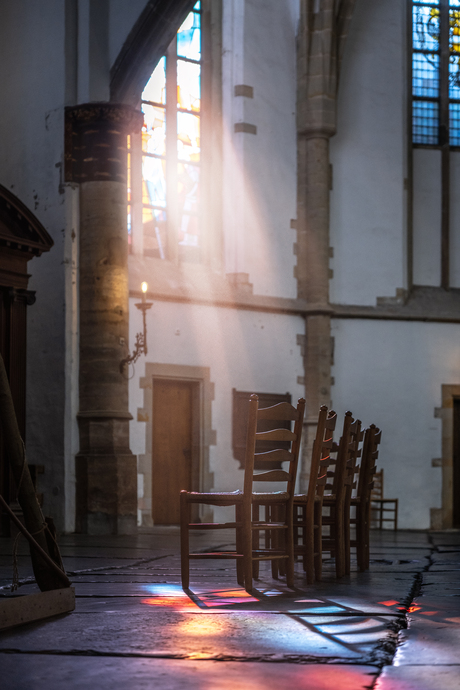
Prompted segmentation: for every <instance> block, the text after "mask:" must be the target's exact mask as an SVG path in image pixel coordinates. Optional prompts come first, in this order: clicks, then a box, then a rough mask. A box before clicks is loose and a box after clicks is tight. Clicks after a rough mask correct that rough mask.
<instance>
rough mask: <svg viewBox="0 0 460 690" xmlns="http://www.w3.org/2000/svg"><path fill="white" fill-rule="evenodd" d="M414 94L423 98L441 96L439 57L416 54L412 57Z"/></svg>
mask: <svg viewBox="0 0 460 690" xmlns="http://www.w3.org/2000/svg"><path fill="white" fill-rule="evenodd" d="M412 58H413V59H412V93H413V95H414V96H421V97H422V98H437V97H438V96H439V55H425V54H424V53H414V55H413V56H412Z"/></svg>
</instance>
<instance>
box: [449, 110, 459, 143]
mask: <svg viewBox="0 0 460 690" xmlns="http://www.w3.org/2000/svg"><path fill="white" fill-rule="evenodd" d="M449 120H450V122H449V129H450V142H449V143H450V145H451V146H460V103H450V105H449Z"/></svg>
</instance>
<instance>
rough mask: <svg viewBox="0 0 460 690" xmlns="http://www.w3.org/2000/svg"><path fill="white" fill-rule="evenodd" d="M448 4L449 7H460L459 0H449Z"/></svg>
mask: <svg viewBox="0 0 460 690" xmlns="http://www.w3.org/2000/svg"><path fill="white" fill-rule="evenodd" d="M449 5H450V6H451V7H460V0H450V2H449Z"/></svg>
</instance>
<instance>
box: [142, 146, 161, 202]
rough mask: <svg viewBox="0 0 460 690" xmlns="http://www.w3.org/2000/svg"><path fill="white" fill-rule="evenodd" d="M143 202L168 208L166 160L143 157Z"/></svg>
mask: <svg viewBox="0 0 460 690" xmlns="http://www.w3.org/2000/svg"><path fill="white" fill-rule="evenodd" d="M142 178H143V189H142V201H143V203H144V204H151V205H152V206H161V207H162V208H165V207H166V179H165V173H164V160H162V159H160V158H151V157H150V156H143V157H142Z"/></svg>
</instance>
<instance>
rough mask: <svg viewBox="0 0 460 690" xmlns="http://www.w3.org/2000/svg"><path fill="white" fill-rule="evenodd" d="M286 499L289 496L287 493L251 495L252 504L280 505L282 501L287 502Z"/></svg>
mask: <svg viewBox="0 0 460 690" xmlns="http://www.w3.org/2000/svg"><path fill="white" fill-rule="evenodd" d="M288 498H289V494H288V493H287V491H270V492H268V493H259V492H256V491H254V492H253V493H252V501H253V503H264V502H269V503H281V502H283V501H287V500H288Z"/></svg>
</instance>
